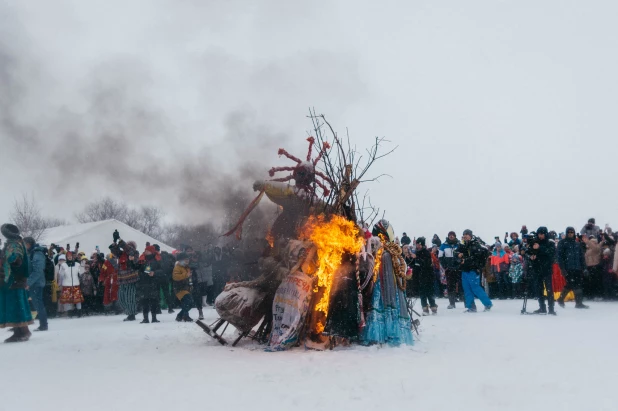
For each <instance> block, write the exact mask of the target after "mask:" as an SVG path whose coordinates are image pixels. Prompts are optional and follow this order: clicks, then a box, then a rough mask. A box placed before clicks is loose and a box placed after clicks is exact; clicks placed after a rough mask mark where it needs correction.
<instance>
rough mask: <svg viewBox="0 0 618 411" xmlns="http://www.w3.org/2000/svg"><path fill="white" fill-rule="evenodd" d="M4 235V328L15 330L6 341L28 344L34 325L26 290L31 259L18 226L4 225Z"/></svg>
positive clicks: (0, 294) (0, 281)
mask: <svg viewBox="0 0 618 411" xmlns="http://www.w3.org/2000/svg"><path fill="white" fill-rule="evenodd" d="M0 232H1V233H2V235H3V236H4V237H5V238H6V243H5V244H4V248H3V250H2V256H3V257H2V261H0V270H1V271H0V328H7V327H8V328H12V329H13V335H12V336H10V337H9V338H7V339H6V340H5V341H4V342H6V343H13V342H24V341H28V340H29V339H30V336H31V335H32V334H31V333H30V330H28V326H29V325H30V324H33V323H34V321H33V320H32V312H31V311H30V304H29V303H28V291H27V290H26V288H27V287H28V276H29V275H30V259H29V258H28V251H27V250H26V246H25V245H24V242H23V240H22V238H21V236H20V233H19V228H17V226H15V225H13V224H3V225H2V227H0Z"/></svg>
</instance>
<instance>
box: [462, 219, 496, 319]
mask: <svg viewBox="0 0 618 411" xmlns="http://www.w3.org/2000/svg"><path fill="white" fill-rule="evenodd" d="M463 239H464V242H463V243H462V244H461V245H460V246H459V247H458V248H457V257H458V258H459V261H460V263H459V264H460V267H461V282H462V283H463V289H464V295H465V299H466V311H465V312H469V313H475V312H476V304H475V303H474V297H476V298H478V299H479V300H481V302H482V303H483V305H484V306H485V311H490V310H491V307H493V304H492V302H491V300H490V299H489V297H488V296H487V293H486V292H485V290H483V287H481V282H480V272H481V270H482V269H483V267H485V264H486V263H487V261H488V255H489V250H487V249H486V248H485V247H483V246H482V245H481V244H480V243H479V241H478V240H477V238H476V237H474V235H473V233H472V230H469V229H468V230H464V232H463Z"/></svg>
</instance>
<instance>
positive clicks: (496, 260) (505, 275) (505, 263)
mask: <svg viewBox="0 0 618 411" xmlns="http://www.w3.org/2000/svg"><path fill="white" fill-rule="evenodd" d="M509 264H510V261H509V255H508V254H507V252H506V251H505V250H503V249H502V244H500V243H496V244H495V245H494V251H493V252H492V254H491V272H492V273H493V274H494V276H495V277H496V280H497V282H498V288H499V295H500V297H499V298H500V299H501V300H506V299H507V298H508V297H509V295H511V282H510V278H509Z"/></svg>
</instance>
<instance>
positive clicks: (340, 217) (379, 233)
mask: <svg viewBox="0 0 618 411" xmlns="http://www.w3.org/2000/svg"><path fill="white" fill-rule="evenodd" d="M310 118H311V120H312V122H313V129H314V133H315V137H309V138H308V139H307V141H308V142H309V150H308V153H307V156H306V160H305V161H303V160H300V159H299V158H297V157H295V156H293V155H291V154H289V153H288V152H287V151H286V150H284V149H279V155H283V156H286V157H287V158H289V159H291V160H292V161H294V162H295V163H296V165H295V166H291V167H276V168H275V167H273V168H272V169H271V170H270V171H269V175H270V177H274V176H275V174H276V173H278V172H282V171H288V172H291V174H289V175H287V176H285V177H280V178H274V179H270V180H264V181H256V182H255V183H254V185H253V187H254V190H255V191H258V195H257V197H256V198H255V199H254V200H253V201H252V202H251V203H250V204H249V206H248V207H247V209H246V210H245V212H244V213H243V214H242V216H241V217H240V219H239V221H238V223H237V224H236V225H235V226H234V227H233V228H232V229H231V230H230V231H229V232H227V233H225V234H224V235H226V236H230V235H232V234H236V237H237V238H239V239H240V237H241V235H242V226H243V222H244V221H245V219H246V218H247V216H248V215H249V214H250V213H251V211H252V210H253V209H254V208H255V207H256V206H257V205H258V204H259V202H260V201H261V199H262V198H263V196H264V195H266V196H267V197H268V198H269V199H270V200H271V201H272V202H274V203H275V204H277V205H278V206H279V207H280V210H281V212H280V214H279V215H278V217H277V218H276V220H275V221H274V223H273V224H272V226H271V227H270V229H269V231H268V234H267V236H266V239H267V241H268V244H269V246H268V248H267V249H266V250H265V251H264V253H263V255H262V257H261V258H260V260H259V262H258V265H259V272H260V276H259V277H258V278H256V279H255V280H252V281H245V282H240V283H233V284H228V285H227V286H226V288H225V291H224V292H223V293H222V294H220V295H219V297H218V298H217V300H216V302H215V308H216V310H217V312H218V314H219V315H220V318H219V319H218V320H217V321H216V322H215V323H213V324H211V325H210V326H209V325H206V324H204V323H202V322H201V321H198V325H200V327H202V328H203V329H204V331H206V332H207V333H208V334H209V335H211V336H212V337H214V338H216V339H217V340H218V341H219V342H220V343H222V344H227V343H228V342H227V341H226V340H225V339H224V338H223V337H222V335H223V333H224V332H225V329H226V328H227V326H228V325H229V324H231V325H233V326H234V327H235V328H236V329H237V330H238V332H239V335H238V337H237V339H236V340H235V341H234V342H233V345H236V343H238V342H239V341H240V340H241V339H242V338H245V337H250V338H253V339H255V340H258V341H260V342H261V343H267V344H268V347H267V350H271V351H278V350H285V349H288V348H290V347H294V346H297V345H300V344H304V345H305V347H308V348H316V349H324V348H327V347H329V346H330V347H333V345H334V344H336V343H338V342H342V343H344V344H349V343H351V342H358V343H363V344H372V343H389V344H393V345H399V344H402V343H404V344H411V343H412V332H411V327H412V324H411V322H410V316H409V314H408V309H407V305H406V299H405V287H406V271H407V267H406V265H405V262H404V260H403V258H402V256H401V249H400V248H399V246H398V245H397V244H395V243H394V242H393V241H394V232H393V229H392V227H391V226H390V224H389V223H388V222H387V221H386V220H380V221H379V222H378V223H377V224H375V225H374V227H373V230H372V231H371V232H370V231H369V228H368V227H369V225H370V224H372V223H373V220H374V219H375V217H376V216H377V214H378V212H379V211H378V210H376V209H375V208H374V207H372V206H371V204H370V203H369V206H365V203H366V200H367V196H366V195H365V197H364V198H363V200H362V201H360V199H359V196H358V194H357V192H358V190H357V189H358V187H359V185H360V184H361V182H363V181H370V180H363V178H364V176H365V175H366V173H367V171H368V170H369V168H370V166H371V165H372V164H373V163H374V162H375V161H376V160H378V159H380V158H382V157H384V156H385V155H387V154H389V153H390V152H388V153H385V154H381V153H380V146H381V144H382V143H383V141H384V140H383V139H376V141H375V144H374V145H373V146H372V147H371V148H370V149H368V150H367V154H368V155H367V156H366V163H364V164H361V163H360V158H362V156H360V155H358V153H357V152H356V150H355V149H348V150H347V151H346V150H344V149H343V147H344V144H343V143H342V141H341V140H340V139H339V138H338V136H337V134H336V133H335V132H334V131H333V129H332V127H331V126H330V124H329V123H328V122H327V121H326V119H325V118H324V116H316V115H315V113H312V115H311V116H310ZM324 130H329V131H330V134H331V139H332V140H331V141H332V143H329V142H328V141H326V138H325V135H324ZM316 147H317V148H316ZM347 147H352V146H351V145H350V142H349V141H347ZM314 151H317V155H316V156H315V158H314V159H312V155H313V153H314ZM391 152H392V151H391ZM357 158H358V160H357ZM291 180H294V184H292V183H291ZM374 180H375V179H374ZM367 210H369V212H368V211H367ZM224 325H225V327H226V328H224V329H223V331H222V332H219V329H220V328H221V327H222V326H224Z"/></svg>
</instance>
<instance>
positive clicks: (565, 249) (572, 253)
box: [558, 227, 588, 308]
mask: <svg viewBox="0 0 618 411" xmlns="http://www.w3.org/2000/svg"><path fill="white" fill-rule="evenodd" d="M584 257H585V256H584V249H583V248H582V246H581V244H580V243H578V242H577V241H575V228H573V227H567V229H566V238H565V239H563V240H560V242H559V243H558V265H559V266H560V269H561V270H562V274H563V275H564V278H565V279H566V285H565V286H564V289H563V290H562V293H561V294H560V298H558V305H560V307H563V308H564V298H565V297H566V296H567V294H568V293H569V291H573V294H575V308H588V306H587V305H584V303H583V299H584V292H583V291H582V283H583V272H584V269H585V268H586V260H585V258H584Z"/></svg>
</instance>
